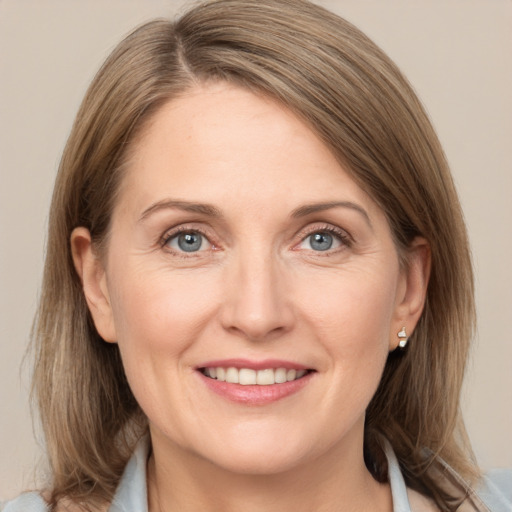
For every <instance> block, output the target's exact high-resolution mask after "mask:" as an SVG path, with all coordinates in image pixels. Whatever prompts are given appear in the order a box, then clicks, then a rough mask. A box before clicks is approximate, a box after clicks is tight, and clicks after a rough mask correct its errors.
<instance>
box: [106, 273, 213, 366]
mask: <svg viewBox="0 0 512 512" xmlns="http://www.w3.org/2000/svg"><path fill="white" fill-rule="evenodd" d="M127 276H129V277H127ZM114 278H115V282H114V286H113V289H114V293H113V294H112V297H111V299H112V309H113V315H114V322H115V326H116V332H117V334H118V343H119V345H120V347H121V350H124V351H125V352H126V350H127V349H131V350H136V351H138V352H144V353H147V355H148V356H149V355H153V356H154V357H156V358H158V357H159V355H160V354H164V353H165V354H166V356H167V357H169V356H172V355H176V354H178V353H181V352H183V351H184V350H186V348H187V347H188V346H189V345H190V344H191V343H192V342H193V340H194V339H195V338H196V337H197V336H198V334H199V332H200V331H201V330H202V329H203V327H204V325H205V324H206V322H207V321H208V319H209V318H210V317H211V315H212V314H213V313H212V309H213V304H214V300H213V297H212V296H213V295H214V292H215V290H216V283H215V280H214V279H213V278H212V277H209V276H207V275H203V276H201V277H200V278H198V277H197V276H196V277H193V276H192V274H187V273H179V272H172V273H171V272H170V271H169V270H167V269H155V270H153V271H148V269H144V270H142V269H141V270H138V269H137V268H132V269H131V271H129V272H123V273H122V275H115V276H114ZM139 355H140V354H139Z"/></svg>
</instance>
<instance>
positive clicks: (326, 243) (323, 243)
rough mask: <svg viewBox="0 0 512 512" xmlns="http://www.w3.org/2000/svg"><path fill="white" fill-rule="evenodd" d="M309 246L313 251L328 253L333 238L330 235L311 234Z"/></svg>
mask: <svg viewBox="0 0 512 512" xmlns="http://www.w3.org/2000/svg"><path fill="white" fill-rule="evenodd" d="M308 238H309V245H310V246H311V249H313V250H315V251H328V250H329V249H331V247H332V246H333V243H334V237H333V236H332V235H331V234H330V233H325V232H324V233H322V232H321V233H313V234H312V235H309V237H308Z"/></svg>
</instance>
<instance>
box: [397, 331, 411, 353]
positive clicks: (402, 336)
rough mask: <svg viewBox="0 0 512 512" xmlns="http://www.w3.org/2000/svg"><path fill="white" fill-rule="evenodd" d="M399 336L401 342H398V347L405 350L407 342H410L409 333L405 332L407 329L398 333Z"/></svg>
mask: <svg viewBox="0 0 512 512" xmlns="http://www.w3.org/2000/svg"><path fill="white" fill-rule="evenodd" d="M397 336H398V339H399V340H400V341H399V342H398V346H399V347H400V348H401V349H404V348H405V346H406V345H407V342H408V341H409V338H408V337H407V333H406V332H405V327H402V330H401V331H399V332H398V334H397Z"/></svg>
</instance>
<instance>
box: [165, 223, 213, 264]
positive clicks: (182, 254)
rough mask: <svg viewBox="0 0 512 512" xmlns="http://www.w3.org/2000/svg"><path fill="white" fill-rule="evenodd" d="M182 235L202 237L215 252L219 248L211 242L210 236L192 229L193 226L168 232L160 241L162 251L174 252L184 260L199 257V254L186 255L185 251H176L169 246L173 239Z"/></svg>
mask: <svg viewBox="0 0 512 512" xmlns="http://www.w3.org/2000/svg"><path fill="white" fill-rule="evenodd" d="M181 233H197V234H198V235H201V236H202V237H204V238H205V239H206V240H207V241H208V243H209V244H210V245H211V246H212V248H213V249H214V250H215V248H216V247H217V246H216V245H215V244H214V243H213V242H212V241H211V240H210V236H208V235H207V234H206V233H205V231H204V230H202V229H199V228H197V227H192V226H187V225H185V226H178V227H176V228H173V229H171V230H169V231H166V232H165V234H164V235H163V236H162V237H161V239H160V246H161V247H162V249H165V250H167V251H169V252H172V253H173V254H174V255H176V256H179V257H182V258H191V257H192V258H193V257H197V256H198V253H197V252H190V253H186V252H185V251H176V250H174V249H172V248H170V247H169V246H168V245H167V244H168V243H169V242H170V241H171V240H172V239H173V238H176V237H177V236H178V235H180V234H181ZM198 252H204V251H198Z"/></svg>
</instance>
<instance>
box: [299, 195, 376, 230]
mask: <svg viewBox="0 0 512 512" xmlns="http://www.w3.org/2000/svg"><path fill="white" fill-rule="evenodd" d="M333 208H349V209H351V210H354V211H356V212H357V213H359V214H360V215H362V217H363V218H364V220H365V221H366V223H367V224H368V226H370V228H372V229H373V226H372V222H371V220H370V216H369V215H368V212H367V211H366V210H365V209H364V208H363V207H362V206H360V205H358V204H357V203H353V202H351V201H330V202H327V203H313V204H306V205H304V206H299V208H296V209H295V210H293V212H292V217H294V218H300V217H306V216H307V215H311V214H313V213H318V212H324V211H326V210H331V209H333Z"/></svg>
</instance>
